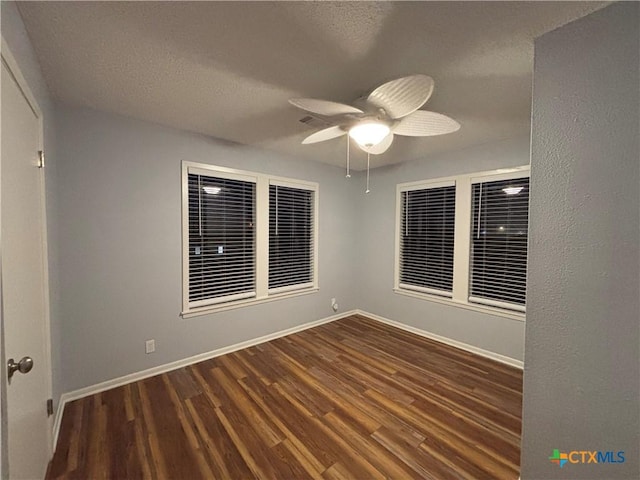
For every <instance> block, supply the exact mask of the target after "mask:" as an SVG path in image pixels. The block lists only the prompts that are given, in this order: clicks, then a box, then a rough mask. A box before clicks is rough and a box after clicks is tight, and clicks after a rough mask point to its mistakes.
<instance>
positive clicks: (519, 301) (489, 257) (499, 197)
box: [394, 167, 529, 318]
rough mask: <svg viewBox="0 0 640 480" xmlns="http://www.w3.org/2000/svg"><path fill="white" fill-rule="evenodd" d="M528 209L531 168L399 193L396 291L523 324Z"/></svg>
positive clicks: (404, 187) (403, 188) (402, 188)
mask: <svg viewBox="0 0 640 480" xmlns="http://www.w3.org/2000/svg"><path fill="white" fill-rule="evenodd" d="M528 209H529V167H518V168H512V169H508V171H507V172H504V171H500V172H497V171H496V172H485V173H481V174H473V175H460V176H457V177H451V178H446V179H438V180H434V181H422V182H411V183H405V184H401V185H398V188H397V217H398V218H397V221H396V265H395V280H394V290H395V291H396V292H398V293H404V294H407V295H412V296H419V297H423V298H428V299H431V300H434V301H444V302H452V303H454V304H456V305H461V306H465V307H467V308H475V309H485V308H493V309H495V308H499V309H501V311H502V312H503V314H504V315H508V316H513V317H514V318H523V317H522V312H524V311H525V304H526V273H527V238H528ZM445 297H446V298H445ZM510 312H511V313H510ZM518 312H519V313H518Z"/></svg>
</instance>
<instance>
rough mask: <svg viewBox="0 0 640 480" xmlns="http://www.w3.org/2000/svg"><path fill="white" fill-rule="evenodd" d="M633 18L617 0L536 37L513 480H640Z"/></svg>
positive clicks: (638, 172) (639, 174)
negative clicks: (584, 456)
mask: <svg viewBox="0 0 640 480" xmlns="http://www.w3.org/2000/svg"><path fill="white" fill-rule="evenodd" d="M639 25H640V5H639V4H638V3H636V2H621V3H617V4H614V5H612V6H610V7H607V8H605V9H603V10H600V11H598V12H596V13H594V14H592V15H589V16H588V17H585V18H583V19H580V20H577V21H576V22H573V23H571V24H569V25H566V26H564V27H562V28H559V29H558V30H555V31H553V32H551V33H548V34H546V35H544V36H542V37H541V38H539V39H538V40H537V41H536V45H535V70H534V92H533V143H532V162H531V191H532V192H533V194H534V195H532V197H531V212H530V237H529V238H530V245H531V247H530V250H529V279H528V281H529V290H528V298H527V302H528V305H527V317H528V318H527V328H526V354H525V356H526V364H525V372H524V411H523V414H524V417H523V438H522V479H523V480H533V479H540V478H554V479H568V478H580V479H603V478H607V479H638V478H640V470H639V468H640V467H639V465H638V459H639V456H640V455H639V451H638V447H639V444H638V442H639V437H638V432H640V421H639V414H640V385H639V378H640V351H639V341H640V334H639V328H640V304H639V300H638V299H639V291H640V281H639V275H640V267H639V257H640V247H639V245H640V232H639V231H640V222H639V220H640V218H639V217H640V196H639V192H640V165H639V163H640V151H639V147H638V142H639V140H638V139H639V137H640V125H639V119H638V117H639V116H640V100H639V89H640V78H639V73H638V72H639V69H640V61H639V58H638V57H639V51H640V48H639V47H640V31H639ZM554 448H557V449H560V450H561V451H564V452H569V451H571V450H602V451H605V452H606V451H614V452H618V451H624V452H625V458H626V461H625V462H624V463H619V464H607V463H603V464H585V465H582V464H567V465H565V466H564V467H563V468H559V467H558V466H557V465H553V464H551V462H549V461H548V460H547V458H548V456H549V455H551V454H552V449H554Z"/></svg>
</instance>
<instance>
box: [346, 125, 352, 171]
mask: <svg viewBox="0 0 640 480" xmlns="http://www.w3.org/2000/svg"><path fill="white" fill-rule="evenodd" d="M349 143H351V142H349V135H347V175H346V176H347V178H351V172H350V171H349Z"/></svg>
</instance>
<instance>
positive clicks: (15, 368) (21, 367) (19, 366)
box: [7, 357, 33, 378]
mask: <svg viewBox="0 0 640 480" xmlns="http://www.w3.org/2000/svg"><path fill="white" fill-rule="evenodd" d="M32 368H33V359H32V358H31V357H22V359H21V360H20V361H19V362H18V363H16V362H15V361H14V360H13V358H10V359H9V361H8V362H7V374H8V376H9V378H11V377H13V374H14V373H16V372H20V373H29V372H30V371H31V369H32Z"/></svg>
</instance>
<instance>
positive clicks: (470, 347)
mask: <svg viewBox="0 0 640 480" xmlns="http://www.w3.org/2000/svg"><path fill="white" fill-rule="evenodd" d="M356 313H357V314H358V315H363V316H365V317H368V318H371V319H372V320H376V321H378V322H382V323H386V324H387V325H391V326H392V327H396V328H399V329H401V330H405V331H407V332H411V333H415V334H416V335H420V336H421V337H425V338H429V339H431V340H435V341H436V342H440V343H446V344H447V345H451V346H452V347H456V348H460V349H461V350H466V351H467V352H471V353H475V354H476V355H480V356H481V357H485V358H489V359H491V360H495V361H496V362H500V363H505V364H507V365H511V366H512V367H516V368H519V369H520V370H522V369H523V367H524V363H523V362H522V361H521V360H516V359H515V358H511V357H507V356H505V355H500V354H499V353H495V352H491V351H489V350H484V349H482V348H479V347H475V346H473V345H469V344H467V343H462V342H459V341H457V340H453V339H451V338H447V337H443V336H441V335H436V334H435V333H431V332H427V331H426V330H420V329H419V328H416V327H412V326H410V325H405V324H404V323H400V322H397V321H395V320H389V319H388V318H385V317H381V316H380V315H376V314H375V313H369V312H365V311H363V310H356Z"/></svg>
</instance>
